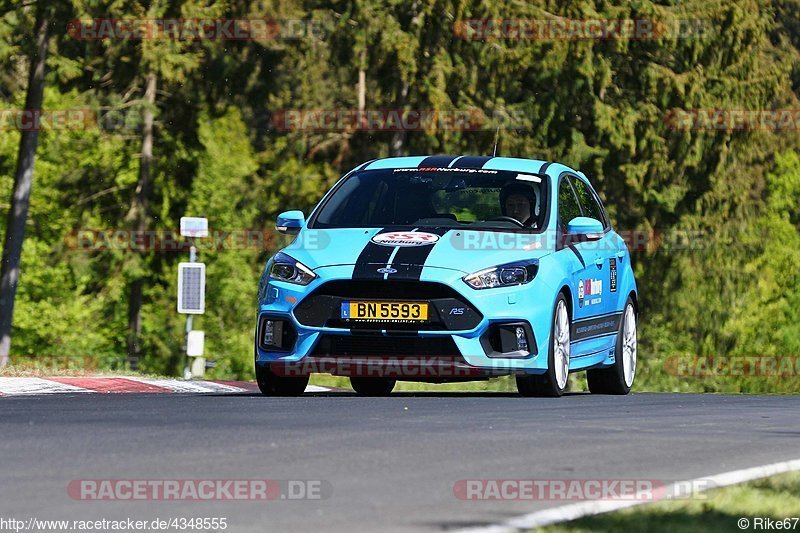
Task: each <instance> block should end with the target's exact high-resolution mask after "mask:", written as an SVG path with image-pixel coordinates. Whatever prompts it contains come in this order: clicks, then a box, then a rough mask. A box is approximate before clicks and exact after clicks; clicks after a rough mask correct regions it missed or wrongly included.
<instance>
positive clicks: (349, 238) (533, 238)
mask: <svg viewBox="0 0 800 533" xmlns="http://www.w3.org/2000/svg"><path fill="white" fill-rule="evenodd" d="M413 229H415V228H408V229H403V230H397V229H392V230H385V229H380V228H361V229H350V228H345V229H319V230H318V229H308V228H306V229H303V230H302V231H301V232H300V234H299V235H298V236H297V238H296V239H295V241H294V242H293V243H292V244H291V245H289V246H287V247H286V248H284V249H283V252H284V253H286V254H288V255H290V256H292V257H293V258H295V259H296V260H298V261H300V262H301V263H303V264H304V265H306V266H308V267H309V268H311V269H312V270H315V269H318V268H322V267H329V266H337V265H356V264H362V265H363V264H375V265H380V266H386V265H387V264H392V265H398V264H416V265H424V266H426V267H436V268H446V269H450V270H456V271H459V272H462V273H464V274H471V273H473V272H477V271H478V270H482V269H484V268H489V267H493V266H497V265H502V264H506V263H511V262H514V261H520V260H525V259H537V258H539V257H542V256H545V255H547V254H549V253H551V252H552V251H553V247H552V244H551V243H548V242H547V240H546V237H545V235H546V233H545V234H534V235H530V234H521V233H508V232H495V231H474V230H463V229H456V228H420V229H417V230H416V232H412V230H413ZM409 233H411V235H409ZM398 234H400V235H398ZM419 234H425V235H428V236H429V237H426V236H425V235H419ZM376 236H377V237H376ZM392 237H399V239H394V240H393V239H392ZM418 238H419V239H418ZM408 239H410V240H412V241H416V240H422V241H423V243H415V244H414V245H412V246H409V245H408V244H409V243H408V242H405V241H404V240H408ZM425 239H428V241H427V242H425ZM376 241H377V242H376ZM432 241H433V242H432ZM380 242H383V244H379V243H380ZM394 243H403V244H406V245H405V246H399V247H398V246H395V245H394ZM395 250H397V253H395V254H392V252H394V251H395ZM401 250H402V253H400V251H401ZM387 258H389V259H390V260H389V259H387Z"/></svg>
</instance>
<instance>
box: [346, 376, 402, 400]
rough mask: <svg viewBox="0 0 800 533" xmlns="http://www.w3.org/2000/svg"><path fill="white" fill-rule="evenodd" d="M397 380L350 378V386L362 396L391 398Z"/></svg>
mask: <svg viewBox="0 0 800 533" xmlns="http://www.w3.org/2000/svg"><path fill="white" fill-rule="evenodd" d="M395 383H397V380H395V379H390V378H358V377H351V378H350V386H351V387H353V390H354V391H356V393H358V394H360V395H361V396H389V394H391V393H392V390H393V389H394V385H395Z"/></svg>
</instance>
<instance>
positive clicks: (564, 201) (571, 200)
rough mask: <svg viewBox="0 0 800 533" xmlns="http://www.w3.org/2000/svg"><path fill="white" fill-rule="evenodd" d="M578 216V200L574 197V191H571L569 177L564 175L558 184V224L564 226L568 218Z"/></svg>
mask: <svg viewBox="0 0 800 533" xmlns="http://www.w3.org/2000/svg"><path fill="white" fill-rule="evenodd" d="M579 216H581V208H580V207H578V200H577V199H576V198H575V193H574V192H572V187H571V186H570V184H569V178H566V177H565V178H563V179H562V180H561V183H560V184H559V186H558V221H559V224H560V225H561V226H563V227H565V228H566V227H567V224H569V221H570V220H572V219H573V218H575V217H579Z"/></svg>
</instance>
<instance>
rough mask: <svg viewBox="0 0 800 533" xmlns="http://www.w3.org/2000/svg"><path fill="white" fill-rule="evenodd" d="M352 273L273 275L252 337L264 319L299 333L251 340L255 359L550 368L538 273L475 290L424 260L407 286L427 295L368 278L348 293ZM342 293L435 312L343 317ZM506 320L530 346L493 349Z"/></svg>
mask: <svg viewBox="0 0 800 533" xmlns="http://www.w3.org/2000/svg"><path fill="white" fill-rule="evenodd" d="M352 272H353V267H352V266H351V265H350V266H348V265H341V266H332V267H324V268H321V269H318V270H317V273H318V278H317V279H315V280H314V281H313V282H312V283H311V284H309V285H308V286H306V287H302V286H298V285H293V284H290V283H285V282H280V281H275V280H270V281H269V283H268V285H267V287H266V289H265V291H264V298H263V301H262V302H261V303H260V306H259V310H258V322H257V324H258V328H257V332H256V333H257V335H256V339H257V341H258V340H259V339H262V337H260V335H261V329H262V327H261V325H262V324H263V323H264V321H265V320H283V321H286V322H287V323H288V324H290V325H291V327H292V329H293V331H294V332H296V337H294V338H292V339H291V340H292V342H291V346H290V347H289V346H287V347H286V348H285V349H282V350H276V349H272V350H269V351H268V350H265V349H264V347H263V346H261V345H260V344H261V343H260V342H256V361H257V362H258V363H261V364H266V363H299V362H301V361H311V360H318V359H319V360H330V359H334V360H342V359H344V358H350V359H353V360H361V359H365V358H370V357H382V358H384V359H387V360H401V359H402V360H404V361H407V360H408V358H409V357H418V358H420V360H422V359H424V358H441V357H451V358H452V360H453V361H454V362H456V363H459V364H461V363H463V364H464V365H466V366H467V367H469V368H474V369H480V370H482V371H487V372H488V374H491V375H500V374H508V373H515V372H519V371H525V372H528V373H541V372H544V371H545V370H546V368H547V353H548V351H547V346H548V339H549V336H550V322H551V314H552V301H551V300H552V299H553V298H554V294H553V293H552V290H551V289H550V288H548V287H546V286H543V283H542V282H541V281H540V280H537V279H534V280H533V281H532V282H530V283H529V284H526V285H524V286H515V287H508V288H497V289H485V290H474V289H472V288H470V287H469V286H467V285H466V284H465V283H464V282H463V281H462V280H461V277H462V276H463V275H464V274H463V272H460V271H457V270H453V269H444V268H436V267H425V268H424V269H423V272H422V276H421V278H420V281H419V282H413V283H417V285H408V287H414V288H418V287H422V288H424V289H425V291H423V292H424V294H421V293H417V294H415V293H414V292H413V290H414V289H412V290H409V291H401V292H397V291H398V289H397V287H394V288H390V282H384V283H386V284H387V285H385V286H382V285H377V290H376V289H375V287H374V286H373V287H367V286H366V285H365V286H363V287H361V288H360V289H358V288H357V289H358V290H359V291H360V292H358V291H357V292H355V293H353V292H348V291H351V290H353V287H354V286H355V284H356V282H354V281H352V280H351V276H352ZM370 283H377V284H380V283H381V281H380V280H379V281H377V282H370ZM396 283H401V282H396ZM329 289H334V290H329ZM382 289H383V290H382ZM427 289H431V291H428V290H427ZM420 290H422V289H420ZM373 293H374V294H373ZM406 293H408V294H406ZM401 296H402V298H400V297H401ZM343 298H372V299H381V298H383V299H398V298H400V299H407V300H418V301H419V300H424V301H429V302H431V308H432V310H434V311H435V313H432V315H431V322H430V323H428V324H413V323H412V324H364V323H347V322H345V321H342V320H341V319H340V318H339V316H338V314H337V313H338V306H339V304H340V301H341V299H343ZM453 309H461V310H460V311H453ZM451 313H452V314H451ZM509 324H513V325H515V326H516V325H519V326H520V327H523V328H524V329H525V333H526V337H527V340H528V350H525V351H516V352H510V353H503V352H499V351H498V350H497V349H496V348H497V346H496V345H497V340H496V339H497V338H498V335H496V334H495V333H494V332H496V331H497V328H498V327H499V326H501V325H509ZM370 352H373V353H370ZM417 352H419V353H417ZM329 373H336V372H329Z"/></svg>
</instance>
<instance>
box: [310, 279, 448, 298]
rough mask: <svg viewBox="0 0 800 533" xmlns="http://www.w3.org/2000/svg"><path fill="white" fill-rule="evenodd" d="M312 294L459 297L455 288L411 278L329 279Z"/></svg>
mask: <svg viewBox="0 0 800 533" xmlns="http://www.w3.org/2000/svg"><path fill="white" fill-rule="evenodd" d="M314 295H326V296H340V297H346V298H390V299H401V300H408V299H414V298H418V299H423V300H433V299H435V298H461V295H460V294H458V293H457V292H456V291H455V290H453V289H452V288H450V287H448V286H447V285H442V284H441V283H434V282H430V281H411V280H388V279H387V280H380V279H378V280H349V279H340V280H336V281H329V282H328V283H325V284H324V285H322V286H321V287H319V288H318V289H317V290H316V291H314Z"/></svg>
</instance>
